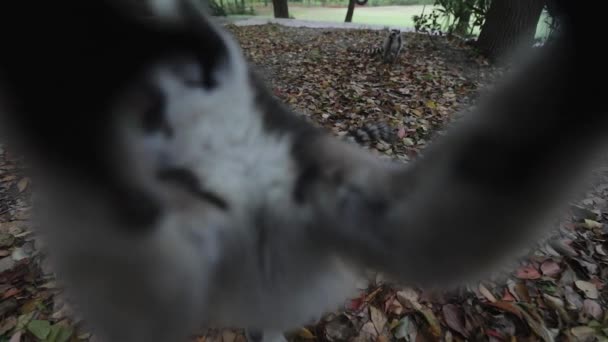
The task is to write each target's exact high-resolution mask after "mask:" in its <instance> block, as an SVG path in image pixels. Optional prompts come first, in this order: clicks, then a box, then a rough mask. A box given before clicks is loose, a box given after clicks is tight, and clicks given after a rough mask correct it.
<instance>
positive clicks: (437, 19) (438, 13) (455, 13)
mask: <svg viewBox="0 0 608 342" xmlns="http://www.w3.org/2000/svg"><path fill="white" fill-rule="evenodd" d="M490 1H491V0H435V2H434V5H435V6H436V8H435V9H433V10H432V11H431V12H430V13H428V14H425V13H424V11H423V13H421V14H420V15H415V16H413V20H414V25H415V29H416V30H417V31H419V32H431V33H435V32H442V31H445V32H448V33H458V34H462V35H465V36H466V35H471V34H472V33H473V31H474V30H475V29H476V28H481V26H482V25H483V22H484V20H485V17H486V13H487V11H488V8H489V7H490Z"/></svg>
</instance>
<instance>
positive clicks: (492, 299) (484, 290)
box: [479, 283, 498, 303]
mask: <svg viewBox="0 0 608 342" xmlns="http://www.w3.org/2000/svg"><path fill="white" fill-rule="evenodd" d="M479 292H480V293H481V294H482V295H483V296H484V297H485V298H486V299H487V300H489V301H490V302H491V303H494V302H496V301H498V299H496V297H494V295H493V294H492V292H490V290H488V289H487V288H486V287H485V286H484V285H483V284H482V283H479Z"/></svg>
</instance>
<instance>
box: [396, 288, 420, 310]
mask: <svg viewBox="0 0 608 342" xmlns="http://www.w3.org/2000/svg"><path fill="white" fill-rule="evenodd" d="M419 298H420V297H419V296H418V293H417V292H416V291H415V290H414V289H411V288H409V287H406V288H404V289H403V290H401V291H398V292H397V299H398V300H399V301H400V302H401V304H403V306H405V307H409V308H412V309H417V308H419V307H420V303H418V299H419Z"/></svg>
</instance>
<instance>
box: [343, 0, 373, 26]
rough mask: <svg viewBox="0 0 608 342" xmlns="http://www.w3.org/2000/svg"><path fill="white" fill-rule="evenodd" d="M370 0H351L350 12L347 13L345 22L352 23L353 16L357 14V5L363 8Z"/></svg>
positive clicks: (349, 3)
mask: <svg viewBox="0 0 608 342" xmlns="http://www.w3.org/2000/svg"><path fill="white" fill-rule="evenodd" d="M367 1H368V0H349V1H348V10H347V11H346V18H345V19H344V22H346V23H350V22H352V21H353V14H354V13H355V5H360V6H363V5H365V4H367Z"/></svg>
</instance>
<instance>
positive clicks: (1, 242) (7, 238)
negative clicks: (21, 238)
mask: <svg viewBox="0 0 608 342" xmlns="http://www.w3.org/2000/svg"><path fill="white" fill-rule="evenodd" d="M14 243H15V236H14V235H13V234H9V233H1V232H0V247H1V248H8V247H11V246H12V245H13V244H14Z"/></svg>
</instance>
